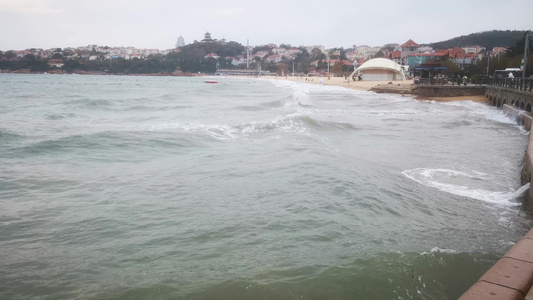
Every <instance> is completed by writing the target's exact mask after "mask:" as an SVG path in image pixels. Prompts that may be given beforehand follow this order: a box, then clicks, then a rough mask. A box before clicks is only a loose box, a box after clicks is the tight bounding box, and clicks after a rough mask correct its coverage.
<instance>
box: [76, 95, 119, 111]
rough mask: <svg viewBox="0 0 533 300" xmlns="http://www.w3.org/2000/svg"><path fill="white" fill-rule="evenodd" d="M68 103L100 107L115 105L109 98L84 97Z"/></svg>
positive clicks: (86, 106)
mask: <svg viewBox="0 0 533 300" xmlns="http://www.w3.org/2000/svg"><path fill="white" fill-rule="evenodd" d="M66 104H68V105H74V106H76V107H78V108H82V109H85V108H89V109H94V108H100V107H110V106H113V102H112V101H110V100H107V99H91V98H82V99H77V100H71V101H69V102H67V103H66Z"/></svg>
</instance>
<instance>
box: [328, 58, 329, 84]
mask: <svg viewBox="0 0 533 300" xmlns="http://www.w3.org/2000/svg"><path fill="white" fill-rule="evenodd" d="M328 80H329V59H328Z"/></svg>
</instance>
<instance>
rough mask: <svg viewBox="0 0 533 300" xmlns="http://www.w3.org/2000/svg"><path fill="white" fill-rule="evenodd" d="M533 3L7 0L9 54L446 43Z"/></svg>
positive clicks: (529, 21)
mask: <svg viewBox="0 0 533 300" xmlns="http://www.w3.org/2000/svg"><path fill="white" fill-rule="evenodd" d="M532 16H533V0H447V1H431V0H404V1H391V0H365V1H361V0H339V1H327V0H321V1H318V0H307V1H300V0H290V1H289V0H266V1H253V0H246V1H244V0H217V1H214V0H202V1H195V0H185V1H182V0H176V1H170V0H90V1H83V0H0V50H4V51H5V50H11V49H15V50H19V49H26V48H32V47H33V48H45V49H47V48H53V47H60V48H64V47H78V46H85V45H89V44H97V45H102V46H133V47H136V48H155V49H169V48H173V47H174V46H175V44H176V39H177V37H178V36H180V35H181V36H183V37H184V38H185V43H191V42H193V41H194V40H201V39H203V36H204V33H205V32H206V31H209V32H211V34H212V37H213V38H215V39H222V38H225V39H226V40H228V41H236V42H239V43H241V44H246V39H247V38H248V39H249V40H250V45H263V44H268V43H276V44H280V43H287V44H292V45H294V46H300V45H324V46H325V47H326V48H333V47H345V48H348V47H352V46H353V45H354V44H355V45H370V46H382V45H383V44H386V43H400V44H401V43H404V42H405V41H407V40H408V39H413V40H414V41H415V42H417V43H430V42H438V41H443V40H447V39H450V38H453V37H456V36H461V35H466V34H470V33H474V32H480V31H487V30H493V29H499V30H507V29H509V30H531V29H533V17H532Z"/></svg>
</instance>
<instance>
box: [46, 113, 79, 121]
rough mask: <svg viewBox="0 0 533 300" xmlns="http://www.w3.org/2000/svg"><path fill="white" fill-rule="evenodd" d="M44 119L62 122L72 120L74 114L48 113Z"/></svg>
mask: <svg viewBox="0 0 533 300" xmlns="http://www.w3.org/2000/svg"><path fill="white" fill-rule="evenodd" d="M44 117H45V118H46V119H48V120H62V119H67V118H74V117H76V114H73V113H48V114H45V115H44Z"/></svg>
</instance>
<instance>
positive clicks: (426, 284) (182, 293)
mask: <svg viewBox="0 0 533 300" xmlns="http://www.w3.org/2000/svg"><path fill="white" fill-rule="evenodd" d="M430 254H431V255H419V254H416V253H399V252H389V253H382V254H380V255H379V256H378V255H376V256H372V255H366V257H361V258H357V259H355V260H353V261H351V262H349V263H345V264H340V265H333V266H323V265H318V264H317V265H308V266H284V267H275V266H271V267H270V268H268V269H266V268H263V271H262V272H260V273H259V274H256V275H253V274H247V273H248V272H246V273H239V275H238V276H230V277H228V276H219V277H211V278H202V279H201V280H200V278H198V279H197V280H195V282H196V287H195V288H192V289H191V287H190V286H189V287H188V288H183V289H178V287H179V286H182V285H180V284H179V282H181V281H182V280H184V278H181V277H180V276H176V280H177V281H178V283H147V284H145V285H140V286H139V285H137V286H131V287H129V288H125V290H124V291H119V292H118V294H115V295H114V296H113V299H129V298H130V297H131V296H132V295H142V296H143V297H145V298H154V297H156V298H159V297H163V298H179V299H216V298H220V297H221V296H220V295H223V297H222V298H224V299H286V298H290V299H457V298H459V297H460V296H461V294H462V293H464V292H465V291H466V289H468V287H469V284H465V282H475V281H476V280H477V279H479V274H482V272H484V271H485V270H487V269H488V268H490V267H491V266H492V265H493V264H494V262H495V261H496V260H497V257H496V256H494V255H485V254H469V253H457V252H453V251H450V252H447V251H432V252H430ZM451 274H462V276H461V280H457V278H456V277H454V276H450V275H451ZM187 276H189V277H191V276H192V277H193V278H194V277H195V276H198V275H195V273H194V272H193V273H192V274H191V273H188V274H187ZM189 279H190V278H189ZM354 283H357V284H354ZM324 287H327V288H324Z"/></svg>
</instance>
